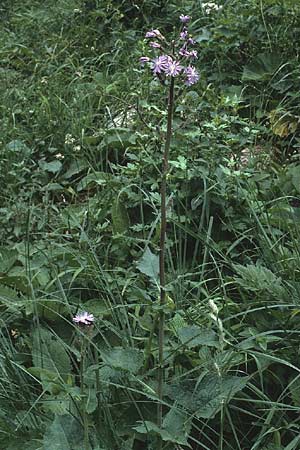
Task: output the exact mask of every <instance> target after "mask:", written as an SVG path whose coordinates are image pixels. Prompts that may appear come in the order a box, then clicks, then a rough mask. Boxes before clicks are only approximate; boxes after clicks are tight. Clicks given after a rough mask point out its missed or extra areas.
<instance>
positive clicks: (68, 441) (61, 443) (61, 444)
mask: <svg viewBox="0 0 300 450" xmlns="http://www.w3.org/2000/svg"><path fill="white" fill-rule="evenodd" d="M43 444H44V447H43V448H44V450H82V448H83V445H82V428H81V426H80V425H79V421H78V420H76V419H75V418H74V417H72V416H71V415H63V416H55V418H54V420H53V422H52V423H51V425H50V426H49V427H48V429H47V430H46V433H45V435H44V440H43Z"/></svg>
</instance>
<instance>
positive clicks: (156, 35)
mask: <svg viewBox="0 0 300 450" xmlns="http://www.w3.org/2000/svg"><path fill="white" fill-rule="evenodd" d="M145 37H146V38H147V39H152V38H158V39H164V37H163V35H162V34H161V32H160V31H159V30H151V31H147V33H146V35H145Z"/></svg>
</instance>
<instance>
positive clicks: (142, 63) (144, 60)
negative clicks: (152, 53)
mask: <svg viewBox="0 0 300 450" xmlns="http://www.w3.org/2000/svg"><path fill="white" fill-rule="evenodd" d="M148 62H150V58H148V56H141V57H140V63H141V65H142V66H144V65H145V64H147V63H148Z"/></svg>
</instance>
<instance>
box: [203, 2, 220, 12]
mask: <svg viewBox="0 0 300 450" xmlns="http://www.w3.org/2000/svg"><path fill="white" fill-rule="evenodd" d="M201 6H202V8H203V9H204V11H205V12H206V14H211V13H212V12H214V11H219V9H221V8H222V6H221V5H218V4H217V3H214V2H207V3H202V4H201Z"/></svg>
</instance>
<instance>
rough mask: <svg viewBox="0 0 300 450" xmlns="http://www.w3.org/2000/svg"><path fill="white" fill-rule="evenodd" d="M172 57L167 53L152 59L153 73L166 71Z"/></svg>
mask: <svg viewBox="0 0 300 450" xmlns="http://www.w3.org/2000/svg"><path fill="white" fill-rule="evenodd" d="M170 59H171V58H170V57H169V56H167V55H161V56H158V57H157V58H154V59H153V60H152V70H153V73H155V74H157V73H162V72H165V71H166V70H167V68H168V66H169V63H170Z"/></svg>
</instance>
